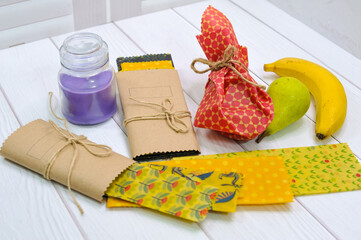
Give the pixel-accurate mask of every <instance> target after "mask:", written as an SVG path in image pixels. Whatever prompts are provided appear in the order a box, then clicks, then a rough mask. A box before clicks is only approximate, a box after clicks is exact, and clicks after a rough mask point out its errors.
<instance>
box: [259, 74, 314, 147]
mask: <svg viewBox="0 0 361 240" xmlns="http://www.w3.org/2000/svg"><path fill="white" fill-rule="evenodd" d="M267 93H268V95H270V97H271V98H272V101H273V108H274V117H273V120H272V122H271V123H270V125H268V127H267V129H266V130H265V131H264V132H263V133H262V134H261V135H259V136H258V138H257V140H256V142H257V143H259V142H261V141H262V139H263V138H264V137H266V136H269V135H272V134H274V133H276V132H278V131H280V130H282V129H284V128H285V127H287V126H288V125H290V124H291V123H293V122H295V121H297V120H298V119H300V118H301V117H302V116H303V115H305V113H306V112H307V110H308V108H309V107H310V104H311V95H310V92H309V90H308V88H307V87H306V86H305V85H304V84H303V83H302V82H301V81H299V80H298V79H296V78H293V77H281V78H278V79H276V80H275V81H273V82H272V83H271V85H270V86H269V88H268V90H267Z"/></svg>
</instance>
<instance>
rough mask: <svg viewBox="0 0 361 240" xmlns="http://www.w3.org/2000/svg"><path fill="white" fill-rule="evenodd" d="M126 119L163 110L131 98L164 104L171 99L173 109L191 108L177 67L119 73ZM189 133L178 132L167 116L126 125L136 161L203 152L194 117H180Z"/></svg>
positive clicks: (186, 109) (118, 79)
mask: <svg viewBox="0 0 361 240" xmlns="http://www.w3.org/2000/svg"><path fill="white" fill-rule="evenodd" d="M116 76H117V82H118V88H119V94H120V99H121V103H122V107H123V112H124V119H129V118H133V117H136V116H150V115H155V114H159V113H162V109H161V108H160V107H157V106H149V105H145V104H140V103H139V102H136V101H134V100H132V99H130V98H134V99H137V100H140V101H144V102H152V103H157V104H161V102H162V101H163V100H164V99H166V98H168V99H170V100H171V101H172V102H173V104H174V106H173V109H172V111H174V112H176V111H188V108H187V104H186V102H185V99H184V95H183V90H182V86H181V84H180V81H179V77H178V72H177V71H176V70H174V69H157V70H139V71H125V72H118V73H117V74H116ZM181 120H182V121H183V122H184V123H185V124H186V125H187V127H188V129H189V131H188V132H187V133H177V132H175V131H174V130H173V129H172V128H170V127H169V126H168V125H167V121H166V120H165V119H157V120H149V119H143V120H140V121H133V122H130V123H128V124H127V125H126V129H127V134H128V140H129V145H130V150H131V154H132V157H133V159H135V160H139V161H141V160H152V159H156V158H171V157H175V156H185V155H196V154H199V153H200V150H199V146H198V142H197V138H196V135H195V133H194V129H193V126H192V120H191V117H184V118H182V119H181Z"/></svg>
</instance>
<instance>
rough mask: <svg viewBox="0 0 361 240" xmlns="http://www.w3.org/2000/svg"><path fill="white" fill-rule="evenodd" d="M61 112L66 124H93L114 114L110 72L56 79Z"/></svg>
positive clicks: (112, 86)
mask: <svg viewBox="0 0 361 240" xmlns="http://www.w3.org/2000/svg"><path fill="white" fill-rule="evenodd" d="M60 84H61V88H62V91H60V94H61V98H62V112H63V115H64V117H65V118H66V119H68V121H69V122H72V123H75V124H81V125H84V124H96V123H99V122H103V121H105V120H107V119H108V118H110V117H111V116H113V115H114V113H115V111H116V96H115V87H116V86H115V81H113V72H112V71H106V72H101V73H99V74H97V75H95V76H90V77H89V78H84V77H75V76H71V75H67V74H61V75H60Z"/></svg>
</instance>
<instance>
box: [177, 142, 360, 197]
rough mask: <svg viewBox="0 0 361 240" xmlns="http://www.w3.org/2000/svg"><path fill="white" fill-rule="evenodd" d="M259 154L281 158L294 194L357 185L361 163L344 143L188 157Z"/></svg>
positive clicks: (338, 190)
mask: <svg viewBox="0 0 361 240" xmlns="http://www.w3.org/2000/svg"><path fill="white" fill-rule="evenodd" d="M260 156H280V157H282V158H283V161H284V164H285V166H286V169H287V173H288V174H289V179H290V184H291V188H292V191H293V193H294V195H308V194H319V193H331V192H342V191H351V190H358V189H361V165H360V163H359V162H358V160H357V159H356V157H355V156H354V154H353V153H352V151H351V149H350V148H349V146H348V145H347V144H346V143H340V144H330V145H320V146H310V147H293V148H284V149H269V150H257V151H249V152H236V153H227V154H216V155H208V156H199V157H193V158H192V159H193V160H194V161H197V162H198V161H199V160H200V159H202V158H212V159H214V160H218V161H223V160H224V159H226V158H228V159H232V158H239V157H260ZM180 159H189V158H179V160H180ZM247 177H249V175H248V174H245V179H247ZM245 185H246V181H245ZM245 191H246V190H245V189H244V194H246V193H245Z"/></svg>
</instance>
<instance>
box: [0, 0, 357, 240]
mask: <svg viewBox="0 0 361 240" xmlns="http://www.w3.org/2000/svg"><path fill="white" fill-rule="evenodd" d="M209 4H212V5H213V6H214V7H216V8H218V9H219V10H221V11H222V12H224V13H225V14H226V15H227V17H228V18H229V19H230V20H231V22H232V24H233V27H234V29H235V31H236V34H237V38H238V41H239V42H240V44H242V45H245V46H247V47H248V49H249V58H250V71H251V73H252V75H253V76H254V78H255V79H256V80H257V81H259V82H263V83H264V84H269V83H270V82H271V81H272V80H273V79H275V78H276V76H275V75H273V74H270V73H265V72H263V70H262V68H263V64H264V63H268V62H272V61H275V60H277V59H279V58H281V57H286V56H293V57H302V58H305V59H309V60H311V61H314V62H317V63H320V64H322V65H324V66H326V67H328V68H329V69H330V70H331V71H333V72H334V73H335V74H336V75H337V76H338V77H339V79H340V80H341V81H342V83H343V85H344V87H345V90H346V93H347V97H348V103H349V105H348V106H349V107H348V113H347V114H348V115H347V120H346V124H345V125H344V127H343V128H342V129H341V130H340V131H339V132H338V133H336V134H335V136H334V137H333V138H331V139H329V140H327V141H324V142H318V141H316V140H315V138H314V127H315V123H314V119H315V111H314V106H311V108H310V110H309V111H308V113H307V116H305V117H303V118H302V119H301V120H300V121H298V122H296V123H294V124H292V125H291V126H290V127H289V128H287V130H284V131H282V132H279V133H277V134H275V135H274V136H271V137H268V139H265V140H264V141H262V143H261V144H259V145H257V144H255V143H254V142H253V141H249V142H236V141H233V140H230V139H227V138H224V137H222V136H220V135H218V134H217V133H215V132H212V131H209V130H206V129H195V130H196V134H197V138H198V140H199V144H200V147H201V150H202V154H212V153H223V152H232V151H243V150H254V149H267V148H280V147H291V146H310V145H318V144H326V143H337V142H347V143H348V144H349V145H350V146H351V148H352V150H353V151H354V153H355V154H356V155H357V156H361V146H360V145H359V144H358V143H359V142H360V140H361V136H360V133H361V131H360V126H359V124H358V119H359V118H360V117H361V110H360V107H359V106H360V105H361V92H360V86H361V84H360V81H359V76H361V68H360V67H358V68H357V66H361V62H360V61H359V60H357V59H355V58H352V57H350V55H349V54H348V53H346V52H345V51H343V50H342V49H340V48H338V47H337V46H336V45H334V44H333V43H331V42H329V41H328V40H326V39H324V38H323V37H321V36H320V35H318V34H316V33H315V32H314V31H312V30H310V29H309V28H307V27H306V26H305V25H303V24H301V23H300V22H298V21H296V20H294V19H292V18H290V17H289V16H287V15H285V14H282V12H280V11H279V10H278V9H275V8H274V7H273V6H272V5H271V4H269V3H267V2H264V1H261V0H258V1H250V0H244V1H234V3H233V2H231V1H208V2H207V1H205V2H200V3H196V4H191V5H187V6H184V7H179V8H175V9H170V10H166V11H162V12H156V13H152V14H148V15H143V16H140V17H135V18H130V19H125V20H121V21H118V22H115V23H109V24H106V25H101V26H97V27H93V28H90V29H86V31H90V32H94V33H96V34H99V35H101V36H102V37H103V38H104V40H105V41H106V42H107V43H108V45H109V51H110V59H111V62H112V63H113V65H114V66H115V59H116V58H117V57H118V56H132V55H140V54H144V53H162V52H169V53H171V54H172V57H173V59H174V63H175V67H176V69H177V70H178V71H179V74H180V79H181V82H182V86H183V89H184V95H185V97H186V101H187V104H188V107H189V109H190V111H191V113H192V115H193V116H194V114H195V112H196V110H197V108H198V105H199V103H200V101H201V99H202V97H203V93H204V86H205V83H206V81H207V75H197V74H195V73H193V72H192V70H191V69H190V68H189V65H190V62H191V61H192V60H193V59H194V58H196V57H203V56H204V54H203V52H202V50H201V48H200V46H199V45H198V43H197V40H196V38H195V35H196V34H199V33H200V30H199V29H200V20H201V16H202V13H203V11H204V10H205V8H206V7H207V6H208V5H209ZM276 17H277V21H276V20H274V21H271V20H272V19H273V18H276ZM290 26H292V27H290ZM295 29H297V31H296V30H295ZM295 34H296V35H297V36H302V38H297V37H295ZM68 35H69V34H66V35H61V36H57V37H54V38H51V39H44V40H41V41H37V42H34V43H31V44H25V45H22V46H18V47H13V48H10V49H5V50H2V51H0V76H1V78H0V90H1V91H0V113H1V114H0V141H1V142H2V141H4V139H5V138H6V137H7V136H8V135H9V134H10V133H11V132H12V131H14V130H15V129H16V128H18V127H19V126H22V125H25V124H26V123H28V122H30V121H32V120H34V119H37V118H42V119H45V120H47V119H49V118H51V116H50V114H49V111H48V103H47V97H48V95H47V92H48V91H54V92H55V93H56V94H57V93H58V86H57V72H58V70H59V68H60V64H59V55H58V48H59V46H60V45H61V43H62V41H63V40H64V38H65V37H66V36H68ZM307 39H313V40H307ZM323 47H324V48H325V49H323ZM334 53H335V54H334ZM336 53H337V54H336ZM337 59H339V61H338V63H337ZM340 59H341V60H342V61H340ZM336 63H337V64H336ZM350 71H351V72H352V74H351V73H350ZM57 111H59V108H57ZM122 120H123V116H122V113H121V109H119V111H118V112H117V113H116V115H115V116H114V117H113V118H112V119H110V120H109V121H107V122H105V123H103V124H100V125H97V126H88V127H79V126H76V125H70V129H71V131H73V132H75V133H82V134H84V135H86V136H88V137H89V139H91V140H93V141H95V142H98V143H103V144H107V145H109V146H111V147H112V148H113V149H114V150H115V151H117V152H119V153H121V154H123V155H125V156H128V157H129V156H130V153H129V146H128V142H127V137H126V133H125V130H124V128H123V126H122V124H121V122H122ZM0 166H1V174H0V190H1V191H2V198H1V199H0V206H1V208H0V209H1V210H0V239H82V238H83V239H360V238H361V237H360V236H361V228H360V227H359V219H360V216H361V205H360V202H361V191H354V192H345V193H337V194H336V193H335V194H323V195H313V196H305V197H297V198H296V199H295V202H293V203H290V204H281V205H270V206H240V207H238V208H237V212H236V213H233V214H217V213H210V214H209V216H208V217H207V219H206V220H205V221H204V222H202V223H201V224H195V223H189V222H186V221H182V220H178V219H175V218H173V217H170V216H167V215H164V214H159V213H157V212H155V211H151V210H147V209H112V210H109V209H106V207H105V205H104V204H99V203H97V202H95V201H93V200H91V199H89V198H87V197H84V196H82V195H80V194H76V197H77V198H78V200H79V201H80V203H81V204H82V206H83V207H84V209H85V214H84V215H80V214H79V212H78V210H77V208H76V207H75V206H74V204H73V202H72V200H71V198H70V196H69V193H68V192H67V190H66V188H64V187H63V186H60V185H59V184H56V183H50V182H48V181H46V180H43V179H42V178H41V177H40V176H38V175H37V174H34V173H32V172H30V171H28V170H25V169H22V168H21V167H19V166H16V165H15V164H12V163H10V162H8V161H6V160H4V159H3V158H0Z"/></svg>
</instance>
